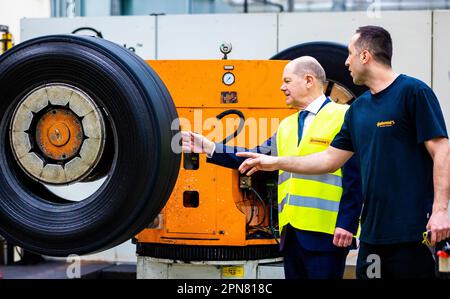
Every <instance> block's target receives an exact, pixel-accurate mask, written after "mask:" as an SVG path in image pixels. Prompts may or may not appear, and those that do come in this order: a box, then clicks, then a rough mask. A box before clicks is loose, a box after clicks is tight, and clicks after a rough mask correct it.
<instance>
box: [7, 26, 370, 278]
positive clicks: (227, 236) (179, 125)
mask: <svg viewBox="0 0 450 299" xmlns="http://www.w3.org/2000/svg"><path fill="white" fill-rule="evenodd" d="M221 49H222V52H223V54H224V58H225V59H222V60H214V61H213V60H209V61H208V60H204V61H198V60H186V61H147V62H144V61H143V60H141V59H140V58H139V57H137V56H136V55H135V54H133V53H132V52H131V51H129V50H127V49H125V48H123V47H121V46H119V45H116V44H113V43H111V42H108V41H105V40H103V39H100V38H94V37H86V36H76V35H58V36H48V37H41V38H36V39H33V40H29V41H26V42H24V43H21V44H19V45H18V46H16V47H14V48H13V49H11V50H10V51H8V52H6V53H5V54H4V55H2V56H0V88H1V89H2V90H5V92H4V93H2V94H1V95H0V111H1V114H0V119H1V122H0V138H1V139H2V140H3V142H1V143H0V186H1V188H0V198H1V199H2V200H0V235H3V236H4V237H5V238H7V239H8V241H10V242H12V243H13V244H17V245H19V246H21V247H23V248H25V249H27V250H30V251H33V252H37V253H40V254H45V255H53V256H67V255H69V254H86V253H90V252H95V251H101V250H104V249H107V248H110V247H112V246H115V245H117V244H120V243H121V242H123V241H125V240H127V239H129V238H130V237H133V236H135V238H134V241H135V243H136V246H137V253H138V275H140V274H139V273H141V275H140V277H143V278H147V277H157V278H161V277H182V276H183V272H182V271H181V270H180V271H179V269H178V270H177V271H178V272H176V273H178V274H173V275H172V274H171V272H170V270H171V269H173V268H174V265H175V264H179V265H181V268H182V266H183V265H186V264H190V265H193V264H197V265H199V264H201V265H204V266H207V267H208V266H212V267H209V269H216V270H214V271H215V272H211V271H209V270H207V271H205V272H204V274H203V276H201V275H200V276H199V277H230V276H231V277H244V278H251V277H256V276H257V275H256V274H255V267H257V266H258V265H260V264H264V263H270V262H274V261H279V260H280V257H279V252H278V245H277V240H278V237H279V236H278V233H279V232H278V227H277V190H276V189H277V187H276V186H277V174H276V173H258V174H255V175H253V176H251V177H246V176H241V175H239V174H238V172H237V171H236V170H231V169H226V168H222V167H219V166H215V165H212V164H207V163H206V157H205V156H204V155H197V154H184V155H182V154H181V150H180V145H179V142H180V129H182V130H192V131H196V132H198V133H201V134H203V135H206V136H208V137H210V138H212V139H213V140H214V141H216V142H222V143H225V144H227V145H236V146H241V147H246V148H253V147H255V146H257V145H259V144H261V143H263V142H264V141H265V140H267V139H268V138H269V137H270V136H272V135H273V134H274V133H275V131H276V129H277V126H278V124H279V122H280V121H281V120H282V119H283V118H284V117H286V116H287V115H289V114H291V113H294V112H295V111H294V110H292V109H290V108H288V107H286V105H285V102H284V96H283V94H282V93H281V92H280V91H279V87H280V85H281V77H282V72H283V68H284V66H285V64H286V63H287V60H289V59H293V58H295V57H299V56H303V55H311V56H314V57H316V58H317V59H318V60H319V62H321V64H322V65H323V66H324V68H325V70H326V72H327V75H328V78H327V79H328V84H327V86H326V88H325V93H326V94H327V95H330V96H331V98H332V99H333V100H335V101H336V102H339V103H343V104H345V103H351V101H353V99H354V98H355V96H358V95H359V94H361V93H362V92H363V91H364V88H361V87H357V86H354V85H353V83H352V80H351V78H350V76H349V74H348V72H347V71H346V69H345V67H344V61H345V58H346V55H347V49H346V47H345V46H342V45H338V44H333V43H325V42H317V43H309V44H302V45H299V46H296V47H292V48H290V49H287V50H285V51H283V52H281V53H279V54H277V55H275V56H274V57H272V59H271V60H265V61H261V60H259V61H256V60H255V61H249V60H247V61H243V60H227V59H226V55H227V54H228V53H229V51H230V50H231V45H228V44H224V45H223V46H222V47H221ZM100 179H101V180H104V182H103V183H102V185H101V186H100V188H99V189H98V190H97V191H95V192H94V193H93V194H92V195H90V196H89V197H88V198H86V199H84V200H82V201H79V202H75V201H70V200H67V199H65V198H61V197H60V196H57V195H56V194H54V193H52V192H51V191H50V190H49V189H48V188H47V186H49V185H53V186H64V185H68V184H73V183H76V182H90V181H96V180H100ZM249 263H250V264H249ZM230 267H231V268H230ZM236 267H237V268H236ZM149 269H156V270H149ZM249 269H250V270H249ZM177 275H178V276H177Z"/></svg>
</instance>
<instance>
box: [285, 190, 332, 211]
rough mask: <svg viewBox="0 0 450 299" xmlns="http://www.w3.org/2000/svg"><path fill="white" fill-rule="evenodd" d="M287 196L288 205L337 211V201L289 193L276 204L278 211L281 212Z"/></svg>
mask: <svg viewBox="0 0 450 299" xmlns="http://www.w3.org/2000/svg"><path fill="white" fill-rule="evenodd" d="M288 198H289V205H290V206H297V207H304V208H316V209H321V210H325V211H330V212H338V211H339V201H332V200H326V199H323V198H316V197H308V196H297V195H291V196H290V197H289V194H288V195H286V196H285V197H284V198H283V200H282V201H281V202H280V203H279V204H278V211H279V212H282V211H283V208H284V206H285V205H286V203H287V201H288Z"/></svg>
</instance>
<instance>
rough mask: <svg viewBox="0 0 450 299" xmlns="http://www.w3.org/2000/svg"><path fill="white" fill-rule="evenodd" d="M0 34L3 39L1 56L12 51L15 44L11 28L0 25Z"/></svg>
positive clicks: (0, 40) (0, 42)
mask: <svg viewBox="0 0 450 299" xmlns="http://www.w3.org/2000/svg"><path fill="white" fill-rule="evenodd" d="M0 33H1V38H0V44H1V47H0V54H2V53H4V52H6V50H8V49H10V48H11V47H12V46H13V45H14V44H13V37H12V34H11V32H9V27H8V26H6V25H0Z"/></svg>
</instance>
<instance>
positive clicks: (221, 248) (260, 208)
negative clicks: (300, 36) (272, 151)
mask: <svg viewBox="0 0 450 299" xmlns="http://www.w3.org/2000/svg"><path fill="white" fill-rule="evenodd" d="M309 46H310V47H320V46H322V47H324V48H326V47H330V48H332V47H339V46H337V45H331V44H314V45H309ZM229 48H231V46H229ZM296 50H297V51H298V50H299V47H296ZM291 52H292V50H290V53H291ZM226 54H228V53H227V52H225V53H224V58H226ZM148 63H149V64H150V66H151V67H152V68H153V69H154V70H155V71H156V72H157V73H158V75H159V76H160V77H161V79H162V81H163V82H164V83H165V85H166V86H167V88H168V90H170V92H171V95H172V99H173V101H174V103H175V106H176V107H177V112H178V115H179V118H180V123H181V127H182V129H183V130H192V131H195V132H198V133H201V134H203V135H205V136H210V137H211V139H213V140H215V142H219V143H225V144H227V145H232V146H239V147H242V148H250V149H251V148H255V147H256V146H258V145H260V144H263V143H264V141H266V140H267V139H268V138H270V137H271V136H272V135H273V134H274V133H275V132H276V129H277V127H278V124H279V123H280V121H281V120H282V119H283V118H285V117H286V116H288V115H290V114H292V113H295V112H296V110H293V109H291V108H289V107H287V106H286V104H285V101H284V95H283V93H282V92H281V91H280V85H281V78H282V73H283V69H284V66H285V65H286V63H287V61H286V60H265V61H257V60H253V61H249V60H246V61H242V60H226V59H223V60H203V61H197V60H191V61H148ZM338 82H339V81H335V80H330V81H329V83H328V84H327V86H326V88H325V92H326V93H327V94H328V95H331V97H332V98H334V99H335V101H337V102H340V103H347V102H349V101H351V100H352V99H353V98H354V94H353V91H351V90H349V89H347V88H346V87H344V86H343V85H342V84H339V83H338ZM277 179H278V174H277V172H273V173H266V172H262V173H257V174H255V175H253V176H251V177H247V176H245V175H244V176H242V175H240V174H239V172H238V171H236V170H232V169H227V168H223V167H221V166H216V165H213V164H208V163H207V162H206V155H198V154H184V155H183V158H182V164H181V169H180V172H179V175H178V179H177V183H176V184H175V187H174V190H173V192H172V194H171V197H170V198H169V200H168V202H167V203H166V206H165V207H164V209H163V210H162V211H161V213H160V214H159V215H158V217H156V218H155V220H154V221H153V222H152V223H151V224H150V225H149V227H148V228H146V229H144V230H143V231H142V232H140V233H139V234H138V235H137V236H136V238H135V242H136V245H137V253H138V275H140V277H142V278H161V277H188V275H189V277H192V275H198V277H204V278H207V277H245V278H255V277H256V276H255V275H257V274H255V273H253V272H254V271H253V272H252V270H250V268H252V267H251V266H248V264H249V263H250V264H251V265H253V266H255V265H256V267H258V266H260V265H264V264H267V263H271V262H274V261H279V260H280V258H279V257H280V253H279V249H278V244H277V242H278V241H277V239H278V237H279V236H278V235H279V232H278V221H277V211H278V209H277V205H278V203H277ZM217 261H220V262H221V263H220V264H219V265H218V264H217ZM195 262H197V263H198V262H201V264H200V265H198V264H197V265H196V266H193V265H192V263H195ZM189 263H190V264H191V268H187V267H185V265H186V264H189ZM230 265H231V266H230ZM192 267H194V268H197V271H193V269H192ZM230 267H231V268H230ZM199 269H202V270H199ZM230 269H232V270H230ZM275 269H276V268H275ZM279 270H281V269H279ZM183 271H186V273H184V274H183ZM272 271H273V269H272ZM199 273H200V274H199ZM202 275H203V276H202ZM274 275H278V273H276V274H274Z"/></svg>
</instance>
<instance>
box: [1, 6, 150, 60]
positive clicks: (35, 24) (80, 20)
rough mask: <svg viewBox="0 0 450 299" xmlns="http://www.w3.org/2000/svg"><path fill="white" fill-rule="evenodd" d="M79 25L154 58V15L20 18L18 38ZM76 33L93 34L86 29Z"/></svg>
mask: <svg viewBox="0 0 450 299" xmlns="http://www.w3.org/2000/svg"><path fill="white" fill-rule="evenodd" d="M0 1H1V0H0ZM80 27H92V28H94V29H95V30H97V31H100V32H101V33H102V35H103V38H105V39H107V40H110V41H113V42H116V43H118V44H120V45H122V46H123V45H126V46H127V47H128V48H129V47H133V48H134V49H135V51H136V54H138V55H140V56H141V57H142V58H144V59H155V17H152V16H123V17H122V16H120V17H75V18H49V19H23V20H22V23H21V31H22V39H21V40H22V41H25V40H27V39H30V38H33V37H37V36H41V35H48V34H69V33H71V32H72V31H74V30H75V29H77V28H80ZM80 34H87V35H94V34H93V33H92V32H89V31H82V32H80Z"/></svg>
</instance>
